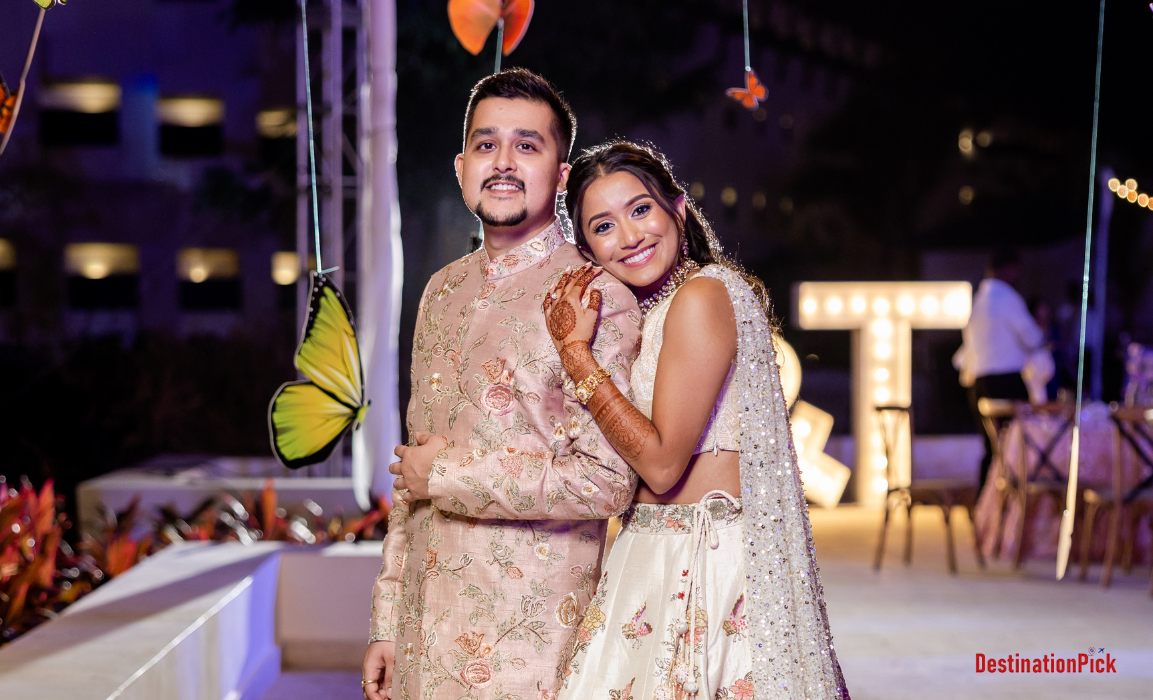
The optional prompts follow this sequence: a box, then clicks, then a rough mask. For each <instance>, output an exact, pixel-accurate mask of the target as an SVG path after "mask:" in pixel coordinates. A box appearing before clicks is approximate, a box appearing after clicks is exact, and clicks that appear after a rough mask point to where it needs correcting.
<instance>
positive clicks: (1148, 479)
mask: <svg viewBox="0 0 1153 700" xmlns="http://www.w3.org/2000/svg"><path fill="white" fill-rule="evenodd" d="M1109 408H1110V417H1111V418H1112V419H1113V422H1114V424H1116V426H1117V430H1116V432H1115V433H1114V434H1113V441H1114V442H1113V470H1112V471H1113V474H1112V480H1111V485H1110V487H1109V488H1086V489H1085V490H1084V492H1083V494H1082V498H1083V499H1084V502H1085V515H1084V516H1083V519H1082V521H1081V571H1080V579H1081V580H1082V581H1084V580H1085V579H1086V577H1087V574H1088V569H1089V550H1090V547H1091V546H1092V543H1093V526H1094V523H1095V520H1096V516H1097V512H1098V511H1099V510H1101V509H1106V510H1107V511H1108V513H1109V532H1108V536H1107V540H1106V545H1105V561H1104V566H1103V567H1102V569H1101V585H1102V586H1104V587H1108V586H1109V584H1110V583H1112V578H1113V561H1114V558H1115V557H1116V555H1117V545H1118V541H1119V539H1120V529H1121V527H1120V526H1121V518H1122V514H1123V513H1125V512H1126V511H1127V512H1128V514H1129V528H1128V530H1129V532H1128V537H1127V538H1126V542H1125V552H1124V555H1123V556H1122V562H1121V564H1122V567H1123V568H1124V570H1125V572H1126V573H1129V572H1130V571H1132V568H1133V541H1134V540H1135V539H1136V536H1137V524H1138V522H1139V521H1140V520H1141V516H1142V515H1144V514H1145V513H1148V512H1151V511H1153V407H1149V406H1118V405H1117V404H1112V405H1111V406H1110V407H1109ZM1126 444H1128V445H1129V447H1130V448H1132V451H1131V452H1130V454H1131V455H1132V456H1133V459H1134V460H1136V461H1137V462H1139V463H1141V464H1142V465H1143V466H1144V467H1145V468H1144V469H1143V470H1134V471H1135V472H1136V473H1138V474H1141V473H1142V472H1144V474H1143V477H1144V478H1143V479H1141V480H1140V483H1137V484H1136V485H1131V486H1126V484H1125V483H1124V469H1123V467H1124V461H1123V460H1124V456H1125V453H1126V451H1125V449H1124V448H1125V445H1126ZM1149 592H1150V594H1151V595H1153V579H1151V580H1150V590H1149Z"/></svg>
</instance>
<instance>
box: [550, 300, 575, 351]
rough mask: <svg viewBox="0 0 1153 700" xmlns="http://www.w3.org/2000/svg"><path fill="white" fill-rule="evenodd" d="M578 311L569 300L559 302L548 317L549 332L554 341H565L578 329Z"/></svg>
mask: <svg viewBox="0 0 1153 700" xmlns="http://www.w3.org/2000/svg"><path fill="white" fill-rule="evenodd" d="M576 320H577V319H576V309H574V308H573V307H572V304H571V303H569V302H568V301H567V300H560V301H558V302H557V305H556V307H555V308H553V309H551V311H550V313H549V315H548V332H549V335H551V336H552V337H553V339H554V340H557V341H563V340H564V339H565V338H567V337H568V335H569V333H572V332H573V330H574V329H575V328H576Z"/></svg>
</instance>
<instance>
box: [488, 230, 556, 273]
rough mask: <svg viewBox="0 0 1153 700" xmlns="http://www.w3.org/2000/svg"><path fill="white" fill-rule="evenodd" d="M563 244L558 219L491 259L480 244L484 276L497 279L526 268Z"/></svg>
mask: <svg viewBox="0 0 1153 700" xmlns="http://www.w3.org/2000/svg"><path fill="white" fill-rule="evenodd" d="M564 244H565V238H564V234H562V233H561V230H560V220H559V219H558V220H555V221H553V223H552V224H551V225H550V226H548V227H547V228H545V229H544V230H543V231H541V232H540V233H538V234H537V235H536V236H534V237H533V238H531V239H530V240H528V241H525V242H524V243H521V244H520V245H519V246H517V247H515V248H513V249H512V250H510V251H508V252H507V253H504V254H503V255H499V256H497V257H496V258H494V259H492V260H489V259H488V251H487V250H485V248H484V247H483V246H482V247H481V253H482V255H481V264H482V266H483V267H484V270H485V277H486V278H487V279H490V280H497V279H501V278H502V277H509V276H510V275H515V274H516V273H518V272H520V271H522V270H527V269H528V268H530V267H532V266H533V265H535V264H536V263H538V262H540V261H541V260H544V259H545V258H547V257H548V256H550V255H552V254H553V252H555V251H556V249H557V248H560V247H561V246H562V245H564Z"/></svg>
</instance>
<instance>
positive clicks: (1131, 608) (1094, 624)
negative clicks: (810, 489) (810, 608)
mask: <svg viewBox="0 0 1153 700" xmlns="http://www.w3.org/2000/svg"><path fill="white" fill-rule="evenodd" d="M955 513H956V514H957V516H959V517H955V518H954V521H955V522H956V521H957V520H961V521H962V523H963V524H962V526H961V527H960V528H958V529H959V530H960V532H957V533H956V537H957V552H958V559H959V562H958V566H959V569H960V573H959V574H958V575H956V576H950V575H949V574H948V571H947V569H946V566H945V552H944V528H943V525H942V524H941V514H940V511H939V510H933V509H929V508H920V509H918V510H917V511H916V513H915V515H914V533H915V537H914V545H913V563H912V566H910V567H905V566H904V565H903V564H902V563H901V551H902V549H901V548H902V547H903V542H904V524H905V523H904V518H903V517H899V518H898V520H897V523H896V526H895V528H894V529H892V530H891V531H890V537H889V547H888V550H887V558H886V560H885V566H884V568H883V570H882V571H881V572H880V573H877V572H874V571H873V570H872V568H871V563H872V562H871V559H872V555H873V551H874V547H875V545H876V536H877V528H878V526H879V525H880V514H879V513H878V512H874V511H864V512H862V511H859V510H857V509H853V508H842V509H838V510H836V511H831V512H830V511H821V510H816V509H814V511H813V517H812V521H813V532H814V538H815V540H816V544H817V556H818V560H819V562H820V565H821V577H822V581H823V583H824V586H825V598H826V602H827V605H828V611H829V619H830V622H831V624H832V628H833V635H834V643H835V646H836V649H837V654H838V656H839V657H840V660H841V665H842V668H843V670H844V673H845V679H846V682H847V684H848V686H849V690H850V692H851V693H852V696H853V698H854V700H904V699H905V698H908V699H910V700H912V699H914V698H915V699H916V700H945V699H953V698H958V699H960V698H966V699H968V698H973V699H976V700H1002V699H1006V700H1008V699H1017V698H1021V699H1026V698H1028V699H1030V700H1031V699H1033V698H1046V699H1047V700H1057V699H1061V700H1064V699H1066V698H1068V699H1069V700H1073V699H1076V700H1088V699H1093V700H1097V699H1098V698H1142V699H1148V698H1153V598H1150V596H1149V593H1148V588H1149V567H1148V565H1143V566H1140V567H1137V568H1135V569H1134V571H1133V574H1132V575H1130V576H1124V575H1122V576H1120V577H1118V578H1116V579H1115V581H1114V584H1113V587H1112V588H1110V589H1108V590H1104V589H1102V588H1101V587H1100V586H1098V585H1097V580H1098V574H1099V568H1093V569H1090V575H1089V581H1088V582H1086V583H1081V582H1079V581H1077V580H1076V574H1077V571H1076V568H1075V567H1070V571H1069V573H1068V574H1067V575H1066V577H1065V580H1063V581H1056V580H1055V563H1054V562H1053V561H1051V560H1044V561H1042V560H1038V561H1033V562H1028V563H1027V565H1026V566H1025V567H1024V569H1023V570H1022V571H1021V572H1020V573H1013V572H1012V571H1011V570H1010V567H1009V565H1008V563H1007V562H1004V561H998V562H991V563H990V565H989V568H988V570H986V571H984V572H982V571H981V570H980V569H979V568H978V567H977V563H976V559H975V557H974V555H973V551H972V531H971V529H970V528H969V527H968V521H967V519H965V518H964V517H963V516H962V513H961V511H959V510H958V511H955ZM1075 551H1076V549H1074V552H1075ZM1089 647H1095V648H1099V647H1104V650H1105V651H1106V652H1107V653H1109V654H1110V656H1111V657H1112V658H1115V659H1117V661H1116V664H1115V665H1116V669H1117V673H1116V675H1098V674H1089V673H1087V672H1086V673H1085V674H1083V675H1078V674H1073V675H1068V674H1062V675H1056V674H1050V675H1044V674H1042V675H1037V676H1034V675H1032V674H1029V675H1024V674H1000V673H998V674H993V675H990V674H977V673H976V671H975V662H976V654H978V653H983V654H985V655H986V656H987V657H1000V658H1004V657H1005V656H1006V655H1010V654H1020V656H1021V657H1026V656H1028V657H1030V658H1039V657H1041V656H1043V655H1046V654H1049V653H1054V654H1057V656H1065V657H1075V656H1076V654H1078V653H1088V649H1089Z"/></svg>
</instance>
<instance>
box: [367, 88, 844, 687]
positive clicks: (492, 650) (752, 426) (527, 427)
mask: <svg viewBox="0 0 1153 700" xmlns="http://www.w3.org/2000/svg"><path fill="white" fill-rule="evenodd" d="M575 131H576V120H575V118H574V117H573V114H572V112H571V110H570V109H569V107H568V105H567V104H566V103H565V101H564V100H563V98H562V97H561V96H560V95H559V94H558V93H557V92H556V90H555V89H553V87H552V86H551V85H550V84H549V83H548V82H547V81H545V80H544V79H543V78H541V77H539V76H537V75H535V74H533V73H531V72H529V71H526V70H523V69H512V70H506V71H503V72H501V73H497V74H495V75H493V76H489V77H487V78H485V79H483V80H481V81H480V82H479V83H478V84H477V85H476V87H475V88H474V89H473V92H472V96H471V99H470V100H469V104H468V110H467V112H466V115H465V126H464V146H463V149H462V153H461V154H460V155H458V156H457V158H456V173H457V179H458V181H459V182H460V186H461V191H462V193H463V196H464V200H465V203H466V204H467V205H468V207H469V209H471V210H472V211H473V212H474V213H475V214H476V216H477V217H478V218H479V219H480V220H481V222H482V223H483V225H484V233H485V236H484V245H483V247H482V248H481V249H479V250H477V251H476V252H474V253H471V254H469V255H466V256H465V257H463V258H461V259H460V260H457V261H456V262H453V263H451V264H450V265H448V266H447V267H445V268H444V269H443V270H441V271H440V272H438V273H437V274H436V275H434V276H433V278H432V279H431V280H430V281H429V283H428V286H427V287H426V288H425V290H424V294H423V296H422V297H421V302H420V309H419V315H418V318H417V322H416V335H415V338H414V341H413V351H412V399H411V401H410V403H409V407H408V417H407V422H408V431H409V435H410V436H411V442H410V445H408V446H403V447H399V448H397V455H398V456H399V457H400V458H401V461H400V462H397V463H395V464H393V465H391V467H390V469H391V471H392V472H393V473H394V474H396V475H397V480H396V491H395V492H394V494H393V501H394V504H395V505H394V508H393V511H392V513H391V515H390V517H389V528H388V534H387V536H386V538H385V544H384V562H383V567H382V569H381V573H380V576H379V578H378V580H377V582H376V585H375V588H374V591H373V605H372V635H371V639H370V643H369V648H368V651H367V653H366V655H365V662H364V669H363V672H364V675H363V681H362V685H363V686H364V692H365V697H366V698H367V699H368V700H382V699H383V698H392V700H442V699H443V700H457V699H459V698H468V699H469V700H553V699H554V698H564V699H573V700H584V699H586V698H587V699H590V700H591V699H594V698H595V699H597V700H600V699H602V698H603V699H604V700H650V699H656V700H713V699H714V698H739V699H740V700H763V699H769V698H772V699H777V698H782V699H783V698H789V699H799V698H812V699H814V700H815V699H818V698H821V699H826V698H834V699H836V700H842V699H845V698H848V692H847V690H846V689H845V683H844V680H843V678H842V675H841V670H840V666H839V664H838V662H837V658H836V655H835V653H834V651H833V647H832V639H831V635H830V633H829V627H828V619H827V617H826V614H825V607H824V600H823V597H822V592H821V585H820V581H819V578H818V573H817V565H816V560H815V555H814V550H813V543H812V534H811V530H810V527H809V519H808V510H807V508H806V505H805V500H804V496H803V493H802V490H801V482H800V476H799V473H798V470H797V459H796V455H795V453H794V451H793V448H792V439H791V435H790V429H789V422H788V420H789V419H788V413H787V409H786V407H785V399H784V396H783V393H782V390H781V383H780V376H779V372H778V368H777V364H776V357H775V353H774V350H773V344H772V331H773V328H772V324H771V320H770V319H771V316H770V313H769V310H768V299H767V295H766V293H765V289H764V286H763V285H762V284H761V283H760V282H759V280H757V279H756V278H753V277H750V276H749V275H747V274H745V273H744V271H743V270H742V269H741V268H740V267H739V266H738V265H737V264H736V263H735V262H734V261H733V260H732V259H731V258H729V257H727V256H726V255H725V254H724V253H723V251H722V250H721V246H720V243H719V241H718V240H717V238H716V236H715V235H714V234H713V232H712V229H711V228H710V227H709V224H708V222H707V221H706V220H705V218H704V217H703V216H702V215H701V213H700V211H699V210H698V209H697V208H696V206H695V205H694V203H693V202H692V200H691V199H689V198H688V197H687V196H686V194H685V192H684V188H683V187H682V186H681V185H680V184H679V183H678V182H677V180H676V179H675V178H674V177H673V174H672V167H671V166H670V164H669V163H668V161H667V160H666V159H665V158H664V156H662V155H661V154H660V153H658V152H656V151H655V150H653V149H652V148H651V147H649V146H645V145H637V144H633V143H628V142H624V141H616V142H611V143H607V144H603V145H600V146H597V147H595V148H592V149H589V150H587V151H585V152H584V153H582V154H581V155H580V156H579V157H578V158H576V160H575V161H574V162H573V163H572V164H571V165H570V164H569V163H568V159H569V151H570V149H571V147H572V142H573V137H574V134H575ZM560 194H564V196H565V204H566V205H567V207H566V208H567V211H568V212H571V225H572V236H573V238H575V244H573V243H570V242H568V241H566V238H565V230H564V229H565V228H566V226H567V224H568V222H567V221H566V218H567V217H566V216H565V215H564V214H563V213H562V215H561V216H559V217H558V216H557V214H556V202H557V197H558V195H560ZM638 300H639V304H638ZM615 515H620V516H621V518H622V523H623V525H622V529H621V531H620V534H619V535H618V536H617V538H616V541H615V544H614V545H613V547H612V549H611V552H610V554H609V555H608V557H607V558H606V559H605V560H604V561H603V562H602V561H601V557H602V555H603V553H604V550H605V543H606V531H607V519H608V518H610V517H612V516H615Z"/></svg>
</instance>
